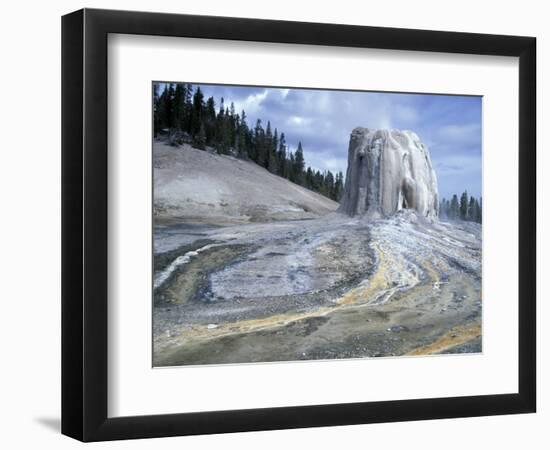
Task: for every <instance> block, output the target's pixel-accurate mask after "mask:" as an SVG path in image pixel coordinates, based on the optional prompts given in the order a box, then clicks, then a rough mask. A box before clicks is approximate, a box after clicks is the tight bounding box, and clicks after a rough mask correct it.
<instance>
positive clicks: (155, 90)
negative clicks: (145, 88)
mask: <svg viewBox="0 0 550 450" xmlns="http://www.w3.org/2000/svg"><path fill="white" fill-rule="evenodd" d="M159 102H160V95H159V84H158V83H153V136H154V137H155V138H156V137H157V136H158V134H159V132H160V114H159V107H160V105H159Z"/></svg>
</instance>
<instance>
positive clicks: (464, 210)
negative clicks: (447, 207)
mask: <svg viewBox="0 0 550 450" xmlns="http://www.w3.org/2000/svg"><path fill="white" fill-rule="evenodd" d="M460 218H461V219H462V220H467V219H468V192H466V191H464V192H463V193H462V195H461V196H460Z"/></svg>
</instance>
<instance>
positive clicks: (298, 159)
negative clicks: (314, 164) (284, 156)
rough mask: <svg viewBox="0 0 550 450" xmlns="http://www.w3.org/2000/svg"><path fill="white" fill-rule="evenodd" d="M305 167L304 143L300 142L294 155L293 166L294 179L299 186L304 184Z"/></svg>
mask: <svg viewBox="0 0 550 450" xmlns="http://www.w3.org/2000/svg"><path fill="white" fill-rule="evenodd" d="M304 166H305V161H304V150H303V149H302V143H301V142H298V148H297V149H296V152H295V153H294V165H293V167H294V179H295V180H296V183H298V184H303V183H304Z"/></svg>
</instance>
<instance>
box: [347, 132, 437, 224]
mask: <svg viewBox="0 0 550 450" xmlns="http://www.w3.org/2000/svg"><path fill="white" fill-rule="evenodd" d="M401 209H413V210H415V211H417V212H418V213H419V214H422V215H423V216H424V217H428V218H432V219H435V218H437V217H438V214H439V199H438V193H437V178H436V176H435V171H434V170H433V167H432V161H431V159H430V153H429V151H428V149H427V147H426V146H425V145H424V144H422V142H420V139H419V138H418V136H417V135H416V134H415V133H413V132H412V131H400V130H369V129H367V128H361V127H358V128H355V129H354V130H353V131H352V133H351V137H350V142H349V150H348V170H347V173H346V184H345V188H344V195H343V196H342V200H341V204H340V207H339V209H338V211H339V212H342V213H346V214H348V215H350V216H356V215H366V216H368V217H372V218H376V217H387V216H390V215H392V214H394V213H396V212H397V211H399V210H401Z"/></svg>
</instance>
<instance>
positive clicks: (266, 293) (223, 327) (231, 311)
mask: <svg viewBox="0 0 550 450" xmlns="http://www.w3.org/2000/svg"><path fill="white" fill-rule="evenodd" d="M154 242H155V280H154V284H155V289H154V309H153V310H154V312H153V334H154V356H153V359H154V365H155V366H168V365H195V364H221V363H241V362H258V361H285V360H287V361H288V360H300V359H301V360H310V359H334V358H363V357H377V356H400V355H427V354H442V353H472V352H480V351H481V227H480V226H479V225H478V224H474V223H469V222H456V223H447V222H439V221H431V220H427V219H424V218H423V217H420V216H419V215H417V213H415V212H413V211H411V210H402V211H400V212H398V213H397V214H396V215H394V216H393V217H391V218H389V219H380V220H376V221H366V220H365V219H361V218H350V217H347V216H344V215H341V214H338V213H329V214H328V215H325V216H324V217H320V218H317V219H310V220H282V221H275V222H269V223H247V224H241V225H226V226H216V225H213V224H211V223H210V224H197V223H194V222H191V221H181V220H180V221H178V223H175V224H174V223H168V222H166V221H164V222H163V221H156V226H155V240H154Z"/></svg>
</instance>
